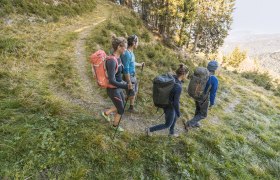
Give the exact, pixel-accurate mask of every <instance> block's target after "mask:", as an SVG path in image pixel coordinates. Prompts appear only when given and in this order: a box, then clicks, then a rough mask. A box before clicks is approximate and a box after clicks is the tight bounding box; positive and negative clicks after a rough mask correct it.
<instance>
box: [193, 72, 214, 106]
mask: <svg viewBox="0 0 280 180" xmlns="http://www.w3.org/2000/svg"><path fill="white" fill-rule="evenodd" d="M209 78H210V73H209V71H208V69H207V68H205V67H197V68H196V69H195V71H194V74H193V76H192V78H191V80H190V83H189V86H188V94H189V95H190V96H191V97H192V98H193V99H195V100H196V101H199V102H203V101H204V100H205V99H206V97H207V95H208V93H209V91H210V88H211V86H209V88H208V89H207V91H206V92H205V87H206V84H207V81H208V80H209Z"/></svg>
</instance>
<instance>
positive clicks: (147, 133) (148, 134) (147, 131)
mask: <svg viewBox="0 0 280 180" xmlns="http://www.w3.org/2000/svg"><path fill="white" fill-rule="evenodd" d="M145 131H146V135H147V136H151V135H152V134H151V131H150V128H148V127H146V128H145Z"/></svg>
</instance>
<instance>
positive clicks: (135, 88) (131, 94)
mask: <svg viewBox="0 0 280 180" xmlns="http://www.w3.org/2000/svg"><path fill="white" fill-rule="evenodd" d="M130 81H131V83H132V84H134V89H133V92H131V91H129V90H126V94H127V95H128V96H135V95H136V93H137V92H138V81H137V79H136V77H135V76H130Z"/></svg>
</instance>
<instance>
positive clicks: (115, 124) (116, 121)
mask: <svg viewBox="0 0 280 180" xmlns="http://www.w3.org/2000/svg"><path fill="white" fill-rule="evenodd" d="M120 119H121V115H120V114H118V113H116V114H115V117H114V123H113V125H114V126H115V127H116V126H118V124H119V122H120Z"/></svg>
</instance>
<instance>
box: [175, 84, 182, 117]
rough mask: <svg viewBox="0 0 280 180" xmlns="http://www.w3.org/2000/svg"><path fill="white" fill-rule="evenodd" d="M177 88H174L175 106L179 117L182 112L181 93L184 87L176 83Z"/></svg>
mask: <svg viewBox="0 0 280 180" xmlns="http://www.w3.org/2000/svg"><path fill="white" fill-rule="evenodd" d="M175 86H176V87H175V89H174V99H173V106H174V109H175V112H176V115H177V117H180V115H181V113H180V95H181V92H182V88H181V87H180V86H178V85H175Z"/></svg>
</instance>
